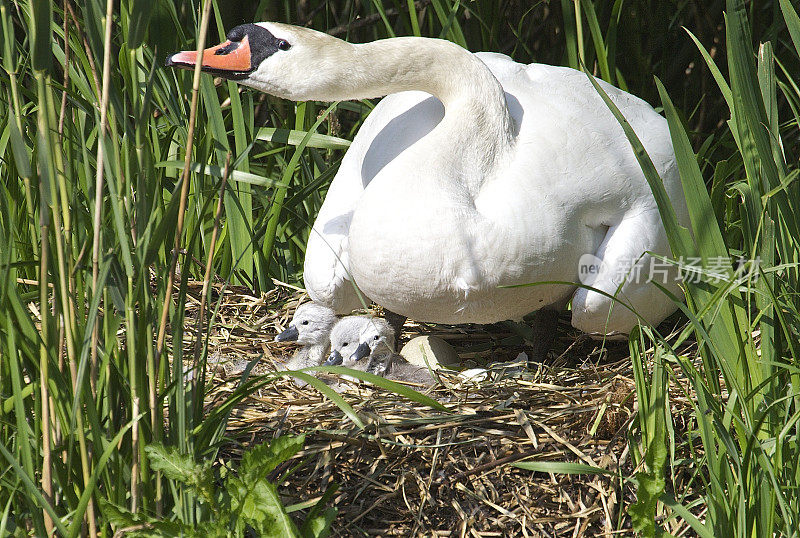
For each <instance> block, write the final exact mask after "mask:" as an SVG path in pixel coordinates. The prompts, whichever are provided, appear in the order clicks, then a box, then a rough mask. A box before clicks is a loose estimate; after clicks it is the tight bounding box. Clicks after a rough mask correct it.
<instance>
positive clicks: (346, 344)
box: [342, 342, 350, 347]
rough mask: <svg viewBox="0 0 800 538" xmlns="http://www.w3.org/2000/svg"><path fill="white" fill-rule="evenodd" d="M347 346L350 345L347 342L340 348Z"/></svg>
mask: <svg viewBox="0 0 800 538" xmlns="http://www.w3.org/2000/svg"><path fill="white" fill-rule="evenodd" d="M349 345H350V344H349V343H348V342H345V343H344V344H342V347H347V346H349Z"/></svg>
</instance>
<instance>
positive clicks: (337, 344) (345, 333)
mask: <svg viewBox="0 0 800 538" xmlns="http://www.w3.org/2000/svg"><path fill="white" fill-rule="evenodd" d="M371 321H372V318H370V317H367V316H348V317H346V318H342V319H340V320H339V322H338V323H337V324H336V325H334V326H333V329H332V330H331V354H330V356H329V357H328V360H327V361H326V362H325V364H326V365H328V366H335V365H339V364H344V365H345V366H347V365H348V362H349V358H350V356H351V355H353V354H354V353H355V352H356V349H358V346H359V344H360V343H361V342H360V340H359V338H360V335H361V332H362V331H363V330H364V329H365V328H366V327H367V326H368V325H369V324H370V323H371Z"/></svg>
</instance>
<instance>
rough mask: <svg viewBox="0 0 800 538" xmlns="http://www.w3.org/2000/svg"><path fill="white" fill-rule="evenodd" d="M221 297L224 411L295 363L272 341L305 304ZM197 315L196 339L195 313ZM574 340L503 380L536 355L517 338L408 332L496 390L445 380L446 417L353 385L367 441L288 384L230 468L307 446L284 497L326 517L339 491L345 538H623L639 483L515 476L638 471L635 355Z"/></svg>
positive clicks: (282, 294) (284, 298)
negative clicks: (440, 343)
mask: <svg viewBox="0 0 800 538" xmlns="http://www.w3.org/2000/svg"><path fill="white" fill-rule="evenodd" d="M194 287H195V286H190V289H191V288H194ZM196 291H197V292H199V285H198V286H197V290H196ZM216 292H217V296H218V297H220V296H221V301H220V303H221V307H220V308H219V310H218V315H217V318H216V319H215V320H214V322H213V323H212V327H211V333H210V344H209V352H208V355H209V366H208V368H209V369H213V370H215V372H216V375H215V380H214V385H213V388H212V390H211V391H210V392H209V394H208V406H209V407H212V406H215V405H218V404H219V403H221V402H223V401H224V400H225V399H226V398H227V397H228V396H229V395H230V393H231V391H232V390H233V389H234V387H235V386H236V384H237V383H238V381H239V379H240V372H241V371H242V369H243V368H244V366H245V365H246V364H247V363H249V362H252V361H253V360H255V359H257V360H258V363H257V366H256V367H255V368H254V369H253V370H252V372H251V375H252V373H255V374H260V373H267V372H269V371H272V370H274V367H275V364H276V363H280V362H283V361H284V359H285V358H287V357H288V356H290V355H291V353H292V351H293V348H292V346H291V345H286V344H278V343H274V342H273V341H272V340H273V337H274V336H275V334H276V333H277V332H278V331H279V330H280V329H281V328H283V327H285V326H286V324H287V323H288V320H289V319H291V315H292V313H293V311H294V308H295V307H296V306H297V305H298V304H299V303H300V302H302V300H303V296H302V294H301V293H300V291H299V290H296V288H291V287H287V286H279V287H278V288H276V289H274V290H272V291H271V292H269V293H267V294H266V295H264V296H261V297H253V296H251V295H249V294H248V292H247V291H246V290H243V289H238V288H233V287H228V288H226V289H222V288H217V289H216ZM190 294H193V293H192V292H191V291H190ZM193 310H194V312H193ZM188 314H189V315H187V335H188V337H191V336H192V335H191V330H192V329H193V328H194V321H193V318H195V317H196V315H197V307H196V305H190V306H189V312H188ZM561 326H562V328H563V329H564V330H560V338H559V340H558V341H557V342H556V345H555V350H554V352H551V355H550V359H549V360H548V361H547V363H546V364H542V365H538V366H537V367H535V368H532V369H524V370H518V369H514V368H513V367H509V366H507V365H506V366H499V367H492V363H493V362H494V363H496V362H497V361H510V360H513V359H515V358H517V357H518V356H519V354H520V353H521V352H523V351H524V346H523V344H522V341H521V340H520V339H519V338H518V337H516V336H514V335H513V334H511V333H510V332H509V331H508V329H506V328H505V327H504V326H501V325H498V326H488V327H483V326H456V327H453V326H439V325H428V324H424V325H422V324H415V323H412V322H408V323H407V324H406V326H405V330H404V334H403V340H402V341H401V345H402V344H403V343H404V342H405V341H406V340H408V339H409V338H411V337H414V336H417V335H420V334H434V335H436V336H439V337H441V338H444V339H445V340H447V341H448V342H449V343H451V344H452V345H453V346H454V347H455V348H456V350H457V351H458V352H459V357H460V358H461V359H462V361H463V362H464V363H465V365H466V366H470V365H472V364H478V365H485V366H487V367H489V368H490V369H491V374H490V376H489V377H488V378H487V379H485V380H482V381H480V382H467V381H463V380H461V379H459V378H458V377H457V376H454V375H453V376H450V375H447V374H445V375H442V376H441V379H442V384H441V385H439V386H438V387H437V388H436V389H434V390H432V391H430V392H428V395H429V396H431V397H433V398H435V399H436V400H438V401H439V402H441V403H442V404H444V405H445V406H446V407H447V409H448V410H449V412H447V413H445V412H441V411H437V410H435V409H432V408H430V407H427V406H424V405H420V404H417V403H414V402H410V401H409V400H407V399H405V398H402V397H400V396H398V395H396V394H394V393H392V392H389V391H386V390H382V389H375V388H370V387H368V386H365V385H360V386H357V385H354V386H353V389H352V390H350V391H347V392H345V393H344V394H343V396H344V398H345V400H346V401H347V402H348V403H349V404H350V405H351V406H352V407H353V408H354V409H355V411H356V412H357V413H358V416H359V418H360V419H361V421H362V422H363V423H364V424H365V428H364V429H359V428H358V427H357V426H356V425H355V424H354V423H353V422H352V421H350V420H349V419H348V418H347V417H346V416H345V415H344V413H343V412H342V410H341V409H339V408H338V407H337V406H336V405H335V404H334V403H332V402H331V401H329V400H328V399H326V398H325V397H324V396H322V395H321V394H320V393H319V392H318V391H317V390H315V389H314V388H312V387H309V386H306V387H303V388H300V387H297V386H296V385H295V384H294V383H293V382H292V380H291V379H290V378H279V379H276V380H274V381H273V382H270V383H267V384H266V385H264V386H263V387H262V388H260V389H259V390H258V391H257V392H255V393H254V394H253V395H252V396H251V397H249V398H248V399H247V400H246V402H245V403H244V404H243V405H240V406H239V407H238V408H237V409H236V410H235V411H234V412H233V414H232V416H231V419H230V421H229V424H228V435H229V437H230V439H231V442H230V443H228V444H227V445H226V446H225V448H224V449H223V451H222V453H221V457H222V458H233V459H237V458H238V457H239V455H240V454H241V451H242V450H244V449H246V448H247V447H249V446H251V445H253V444H256V443H258V442H262V441H264V440H269V439H271V438H274V437H277V436H279V435H284V434H300V433H304V434H306V445H305V449H304V450H303V452H301V453H300V454H298V456H297V457H296V458H294V459H293V460H291V461H290V462H287V465H286V466H284V467H282V468H279V469H277V470H276V472H275V477H277V476H282V475H283V473H284V472H285V471H287V470H288V469H289V468H290V467H294V466H298V467H297V468H296V469H294V471H293V472H292V473H291V474H290V475H289V477H288V478H287V479H286V481H285V482H283V483H282V484H280V485H279V486H280V487H279V489H280V491H281V492H282V493H285V494H286V501H287V503H297V502H301V501H307V500H311V501H313V500H315V499H317V498H319V497H320V496H321V494H322V493H323V492H324V491H325V489H326V488H327V487H328V486H329V485H330V484H331V483H335V484H337V485H338V491H337V494H336V497H335V500H334V505H335V506H336V508H337V509H338V517H337V518H336V520H335V523H334V527H333V529H334V535H337V536H475V537H478V536H572V537H576V536H602V535H606V536H611V535H612V534H613V535H617V534H619V531H618V530H617V531H616V532H614V529H620V528H628V527H629V522H628V521H629V518H628V517H627V515H626V513H625V506H627V505H628V504H629V503H631V502H633V501H634V500H635V489H634V488H633V486H631V485H630V484H629V483H627V482H626V481H624V480H621V479H620V478H619V477H608V476H601V475H567V474H553V473H541V472H532V471H529V470H523V469H520V468H517V467H514V466H513V463H514V462H519V461H523V460H524V461H537V462H546V461H552V462H574V463H584V464H588V465H592V466H596V467H600V468H602V469H607V470H609V471H612V472H614V473H618V474H619V475H621V476H622V477H630V476H633V475H634V474H635V472H636V471H637V470H639V469H637V468H636V467H635V463H634V459H636V458H632V457H631V454H630V450H629V442H628V441H629V440H628V432H629V430H630V429H631V426H632V424H633V423H634V419H635V386H634V382H633V372H632V367H631V361H630V358H629V357H628V348H627V345H626V344H625V343H608V342H607V343H606V344H605V346H604V345H603V344H602V342H598V341H593V340H591V339H589V338H586V337H585V336H580V335H579V334H578V333H576V332H575V331H572V330H571V329H567V327H569V322H568V320H566V319H563V320H562V321H561ZM420 390H422V389H420ZM685 398H686V394H685V393H684V392H681V393H675V394H672V395H671V402H670V403H671V405H672V407H673V419H674V421H675V425H674V427H675V429H676V435H680V430H682V429H683V428H684V424H683V423H682V421H683V420H685V419H684V418H682V417H686V416H688V413H686V412H685V411H686V409H687V408H688V404H687V401H686V399H685ZM687 480H688V478H687ZM671 530H672V532H673V534H676V535H680V534H684V535H685V534H686V533H687V529H686V528H677V527H671Z"/></svg>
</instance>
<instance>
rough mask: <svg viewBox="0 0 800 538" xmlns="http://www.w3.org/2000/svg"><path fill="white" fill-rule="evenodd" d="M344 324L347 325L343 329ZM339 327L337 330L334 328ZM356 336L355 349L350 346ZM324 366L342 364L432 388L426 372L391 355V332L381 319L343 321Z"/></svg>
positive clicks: (392, 335) (392, 331) (395, 354)
mask: <svg viewBox="0 0 800 538" xmlns="http://www.w3.org/2000/svg"><path fill="white" fill-rule="evenodd" d="M345 320H351V321H348V323H347V324H346V325H343V322H344V321H345ZM340 325H341V328H340V330H338V331H337V328H339V326H340ZM356 334H357V335H358V345H357V346H355V349H354V343H353V342H352V339H353V336H355V335H356ZM326 364H342V365H343V366H346V367H348V368H352V369H353V370H361V371H363V372H369V373H371V374H375V375H379V376H381V377H385V378H386V379H391V380H392V381H403V382H406V383H416V384H420V385H426V386H431V385H433V384H434V383H435V380H434V379H433V377H432V376H431V374H430V372H429V371H428V369H427V368H421V367H419V366H415V365H413V364H410V363H409V362H408V361H406V360H405V359H404V358H403V357H402V356H401V355H399V354H397V353H395V352H394V329H393V328H392V327H391V326H390V325H389V323H387V322H386V320H384V319H381V318H345V319H344V320H342V321H340V322H339V323H338V324H337V325H336V327H334V330H333V331H332V332H331V356H330V358H329V359H328V362H326Z"/></svg>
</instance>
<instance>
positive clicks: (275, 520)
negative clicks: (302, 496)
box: [226, 477, 300, 538]
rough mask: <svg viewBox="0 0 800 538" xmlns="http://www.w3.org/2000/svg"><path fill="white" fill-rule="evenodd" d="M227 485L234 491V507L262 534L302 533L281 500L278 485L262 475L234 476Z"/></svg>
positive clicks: (240, 515) (232, 502) (291, 534)
mask: <svg viewBox="0 0 800 538" xmlns="http://www.w3.org/2000/svg"><path fill="white" fill-rule="evenodd" d="M226 485H227V487H228V492H229V493H230V495H231V509H232V510H233V511H234V512H235V513H236V514H237V515H238V516H239V517H240V518H241V519H242V520H243V521H245V522H246V523H247V524H248V525H251V526H252V527H253V528H254V529H255V530H256V532H257V533H258V535H259V536H274V537H276V538H279V537H283V536H285V537H297V536H300V533H299V532H298V530H297V527H295V525H294V523H293V522H292V520H291V518H290V517H289V514H287V513H286V509H285V508H284V507H283V503H281V500H280V497H279V496H278V491H277V489H276V488H275V485H273V484H271V483H270V482H269V481H267V479H266V478H261V479H258V480H255V481H250V482H246V481H244V480H242V478H239V477H231V478H230V479H228V480H227V482H226Z"/></svg>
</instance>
